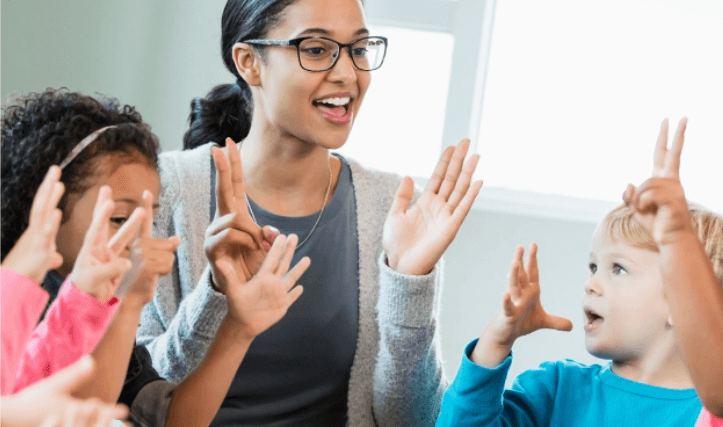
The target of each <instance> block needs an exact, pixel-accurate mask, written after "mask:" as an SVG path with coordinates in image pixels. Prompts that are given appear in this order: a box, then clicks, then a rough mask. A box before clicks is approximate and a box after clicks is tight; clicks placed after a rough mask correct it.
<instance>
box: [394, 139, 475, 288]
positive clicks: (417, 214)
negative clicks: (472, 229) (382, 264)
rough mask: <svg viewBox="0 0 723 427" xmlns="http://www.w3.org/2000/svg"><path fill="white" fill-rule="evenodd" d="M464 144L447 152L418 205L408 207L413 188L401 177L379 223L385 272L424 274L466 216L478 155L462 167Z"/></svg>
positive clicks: (438, 164)
mask: <svg viewBox="0 0 723 427" xmlns="http://www.w3.org/2000/svg"><path fill="white" fill-rule="evenodd" d="M468 149H469V140H468V139H464V140H462V142H460V143H459V145H457V146H456V147H451V146H450V147H447V149H446V150H445V151H444V153H442V156H441V158H440V159H439V162H438V163H437V166H436V168H435V170H434V173H433V174H432V177H431V178H430V180H429V182H427V186H426V187H425V188H424V191H423V192H422V194H421V196H420V197H419V199H418V200H417V201H416V203H414V205H412V206H411V207H409V203H410V201H411V200H412V196H413V195H414V182H413V181H412V179H411V178H409V177H404V179H403V180H402V183H401V184H400V185H399V189H398V190H397V194H396V196H395V198H394V202H393V203H392V207H391V209H390V211H389V215H388V216H387V220H386V222H385V223H384V234H383V238H382V247H383V248H384V251H385V252H386V254H387V259H388V263H389V267H391V268H393V269H394V270H396V271H398V272H400V273H403V274H408V275H424V274H428V273H429V272H430V271H432V269H433V268H434V265H435V264H436V263H437V261H439V259H440V258H441V257H442V254H443V253H444V251H445V250H447V247H448V246H449V244H450V243H452V240H454V237H455V236H456V235H457V231H458V230H459V227H460V226H461V225H462V222H463V221H464V219H465V217H466V216H467V214H468V213H469V210H470V208H471V207H472V203H473V202H474V199H475V198H476V197H477V194H478V193H479V190H480V188H482V181H481V180H480V181H475V182H473V183H471V184H470V182H471V181H472V175H473V174H474V171H475V169H476V168H477V163H478V162H479V155H478V154H474V155H472V156H471V157H470V158H469V159H468V160H467V163H465V164H464V166H463V163H464V158H465V156H466V155H467V150H468Z"/></svg>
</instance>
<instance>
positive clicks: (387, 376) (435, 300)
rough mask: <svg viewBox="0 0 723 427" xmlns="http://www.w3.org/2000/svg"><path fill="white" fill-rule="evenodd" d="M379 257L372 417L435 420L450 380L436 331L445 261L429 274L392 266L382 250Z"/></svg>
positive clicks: (418, 422) (393, 422) (386, 421)
mask: <svg viewBox="0 0 723 427" xmlns="http://www.w3.org/2000/svg"><path fill="white" fill-rule="evenodd" d="M378 263H379V300H378V302H377V319H378V324H379V340H380V342H379V354H378V359H377V364H376V368H375V370H374V400H373V406H374V418H375V420H376V422H377V425H379V426H399V425H414V426H433V425H434V423H435V420H436V419H437V415H438V413H439V410H440V404H441V401H442V395H443V393H444V389H445V387H446V385H447V384H446V379H445V377H444V373H443V369H442V363H441V360H440V355H439V353H438V351H439V342H438V341H439V334H438V332H437V318H438V312H439V295H438V294H439V291H440V286H439V282H440V278H441V276H442V272H441V270H442V262H440V263H438V264H437V265H436V266H435V267H434V269H433V270H432V272H430V273H429V274H428V275H425V276H408V275H404V274H401V273H399V272H397V271H395V270H393V269H391V268H390V267H389V266H388V265H387V262H386V254H385V253H383V252H382V254H381V255H380V257H379V261H378Z"/></svg>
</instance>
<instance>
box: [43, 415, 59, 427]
mask: <svg viewBox="0 0 723 427" xmlns="http://www.w3.org/2000/svg"><path fill="white" fill-rule="evenodd" d="M40 427H63V424H62V421H61V419H60V417H58V415H57V414H50V415H48V416H47V417H45V419H44V420H43V423H42V424H40Z"/></svg>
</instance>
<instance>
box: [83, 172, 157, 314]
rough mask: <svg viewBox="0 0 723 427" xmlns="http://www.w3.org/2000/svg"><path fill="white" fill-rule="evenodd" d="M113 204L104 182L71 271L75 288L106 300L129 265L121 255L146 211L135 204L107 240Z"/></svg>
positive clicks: (111, 294)
mask: <svg viewBox="0 0 723 427" xmlns="http://www.w3.org/2000/svg"><path fill="white" fill-rule="evenodd" d="M113 207H114V203H113V200H111V189H110V187H108V186H105V185H104V186H103V187H101V188H100V191H99V192H98V201H97V202H96V204H95V209H94V210H93V219H92V222H91V224H90V228H88V231H87V232H86V234H85V239H84V240H83V246H82V247H81V248H80V252H79V253H78V258H77V259H76V260H75V265H74V266H73V271H71V273H70V278H71V281H72V282H73V285H74V286H75V287H76V288H78V289H79V290H81V291H83V292H85V293H87V294H90V295H92V296H94V297H95V298H97V299H98V300H100V301H101V302H107V301H108V300H110V299H111V298H112V297H113V293H114V292H115V289H116V287H117V286H118V284H119V282H120V278H121V277H122V275H123V274H124V273H125V272H126V271H128V269H129V268H130V267H131V262H130V261H129V260H128V259H127V258H124V257H122V256H120V255H121V253H122V252H123V250H124V249H125V248H126V247H127V246H128V244H129V243H130V242H131V241H133V239H135V237H136V235H137V234H138V229H139V228H140V226H141V223H142V222H143V218H144V217H145V215H146V212H145V210H144V209H143V208H136V209H135V210H134V211H133V213H132V214H131V216H130V218H128V220H127V221H126V222H125V224H123V226H122V227H121V228H120V229H119V230H118V231H117V232H116V233H115V235H114V236H113V237H112V238H111V239H110V240H108V229H109V224H108V222H109V219H110V216H111V214H112V212H113Z"/></svg>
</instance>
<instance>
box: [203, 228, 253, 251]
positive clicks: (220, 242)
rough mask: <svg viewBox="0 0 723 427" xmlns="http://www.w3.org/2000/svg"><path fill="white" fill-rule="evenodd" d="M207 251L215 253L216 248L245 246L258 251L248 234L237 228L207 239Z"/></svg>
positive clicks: (228, 229)
mask: <svg viewBox="0 0 723 427" xmlns="http://www.w3.org/2000/svg"><path fill="white" fill-rule="evenodd" d="M205 246H206V248H207V249H206V250H211V251H214V250H215V249H216V248H220V247H224V248H228V247H233V246H243V247H246V248H254V249H256V242H254V239H252V238H251V236H250V235H249V234H248V233H245V232H243V231H239V230H236V229H235V228H227V229H225V230H222V231H221V232H219V233H216V234H214V235H212V236H209V237H206V244H205Z"/></svg>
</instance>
